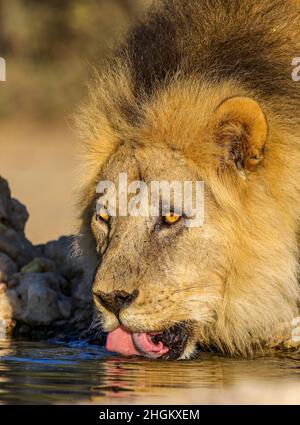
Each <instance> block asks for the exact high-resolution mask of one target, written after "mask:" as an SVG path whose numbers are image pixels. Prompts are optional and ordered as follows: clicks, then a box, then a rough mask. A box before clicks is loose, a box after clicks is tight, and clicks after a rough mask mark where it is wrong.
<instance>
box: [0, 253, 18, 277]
mask: <svg viewBox="0 0 300 425" xmlns="http://www.w3.org/2000/svg"><path fill="white" fill-rule="evenodd" d="M17 271H18V268H17V266H16V264H15V263H14V262H13V260H12V259H11V258H10V257H9V256H8V255H6V254H4V253H1V252H0V282H7V281H8V279H9V278H10V277H11V276H12V275H13V274H14V273H16V272H17Z"/></svg>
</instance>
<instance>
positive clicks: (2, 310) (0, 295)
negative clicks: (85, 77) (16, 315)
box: [0, 289, 13, 320]
mask: <svg viewBox="0 0 300 425" xmlns="http://www.w3.org/2000/svg"><path fill="white" fill-rule="evenodd" d="M7 292H8V291H4V290H3V289H2V291H0V320H12V319H13V306H12V305H11V302H10V298H9V295H8V293H7Z"/></svg>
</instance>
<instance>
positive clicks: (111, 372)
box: [0, 341, 300, 404]
mask: <svg viewBox="0 0 300 425" xmlns="http://www.w3.org/2000/svg"><path fill="white" fill-rule="evenodd" d="M246 402H249V403H251V402H254V403H264V402H266V403H299V404H300V356H299V355H290V356H285V357H283V356H278V357H271V358H269V357H268V358H259V359H255V360H237V359H228V358H224V357H221V356H216V355H213V354H211V355H210V354H205V355H202V356H201V357H200V358H199V359H197V360H193V361H177V362H176V361H159V360H154V361H147V360H143V359H137V358H132V359H125V358H120V357H117V356H114V355H111V354H108V353H107V352H106V351H105V349H104V348H103V347H98V346H96V345H88V344H86V343H83V342H78V341H75V342H73V343H69V344H60V343H55V342H28V341H13V342H8V341H0V403H30V404H38V403H39V404H41V403H43V404H45V403H99V404H100V403H105V404H107V403H114V404H121V403H178V404H179V403H246Z"/></svg>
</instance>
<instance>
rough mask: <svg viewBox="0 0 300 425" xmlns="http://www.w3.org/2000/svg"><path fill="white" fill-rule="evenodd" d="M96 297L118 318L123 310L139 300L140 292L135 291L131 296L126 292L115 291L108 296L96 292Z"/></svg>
mask: <svg viewBox="0 0 300 425" xmlns="http://www.w3.org/2000/svg"><path fill="white" fill-rule="evenodd" d="M94 295H95V296H96V297H97V299H98V300H99V301H100V303H101V304H102V305H103V306H104V307H105V308H107V310H109V311H111V312H113V313H114V314H115V315H116V316H118V315H119V313H120V310H121V309H122V308H125V307H128V306H129V305H130V304H131V303H132V302H133V301H134V300H135V299H136V298H137V296H138V295H139V291H138V290H137V289H135V290H134V291H133V292H132V293H131V294H129V293H128V292H126V291H113V292H109V293H108V294H106V293H105V292H102V291H97V292H96V291H95V292H94Z"/></svg>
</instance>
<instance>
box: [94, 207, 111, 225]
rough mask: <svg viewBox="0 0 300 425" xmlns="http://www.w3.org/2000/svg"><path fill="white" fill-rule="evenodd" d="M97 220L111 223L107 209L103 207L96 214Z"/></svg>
mask: <svg viewBox="0 0 300 425" xmlns="http://www.w3.org/2000/svg"><path fill="white" fill-rule="evenodd" d="M96 220H97V221H99V220H102V221H104V222H105V223H109V221H110V215H109V213H108V212H107V209H106V208H103V207H102V208H100V210H99V211H98V212H97V214H96Z"/></svg>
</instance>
